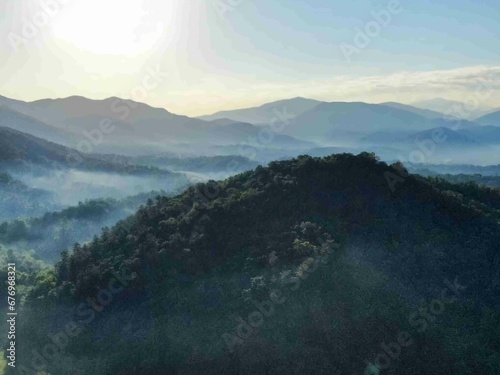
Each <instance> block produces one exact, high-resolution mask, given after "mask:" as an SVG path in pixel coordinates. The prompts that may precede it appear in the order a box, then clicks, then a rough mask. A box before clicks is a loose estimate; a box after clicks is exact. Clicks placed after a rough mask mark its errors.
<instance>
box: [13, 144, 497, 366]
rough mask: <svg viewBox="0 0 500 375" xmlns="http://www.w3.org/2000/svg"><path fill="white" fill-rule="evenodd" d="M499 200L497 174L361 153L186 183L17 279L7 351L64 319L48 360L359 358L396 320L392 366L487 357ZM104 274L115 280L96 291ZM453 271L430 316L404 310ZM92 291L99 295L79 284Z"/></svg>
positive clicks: (35, 343)
mask: <svg viewBox="0 0 500 375" xmlns="http://www.w3.org/2000/svg"><path fill="white" fill-rule="evenodd" d="M499 209H500V193H499V192H498V191H494V190H489V189H482V188H479V187H477V186H475V185H470V186H463V185H454V184H451V183H448V182H442V181H440V180H427V179H424V178H422V177H418V176H412V175H409V176H407V175H406V173H405V171H404V169H402V167H401V166H400V165H394V166H387V165H386V164H385V163H382V162H379V161H378V160H377V159H376V157H375V156H374V155H372V154H367V153H363V154H360V155H358V156H353V155H349V154H341V155H332V156H329V157H325V158H321V159H320V158H311V157H308V156H301V157H299V158H297V159H294V160H291V161H281V162H273V163H271V164H270V165H269V167H267V168H263V167H257V169H256V170H254V171H251V172H246V173H243V174H241V175H238V176H235V177H232V178H229V179H228V180H225V181H222V182H218V183H217V182H210V183H207V184H199V185H197V186H196V187H192V188H189V189H188V190H186V191H185V192H184V193H183V194H181V195H178V196H176V197H172V198H167V197H158V198H157V199H156V200H155V201H149V202H148V204H147V205H146V206H145V207H143V208H141V209H139V211H138V212H137V213H136V214H135V215H133V216H131V217H129V218H128V219H126V220H124V221H122V222H120V223H118V224H117V225H116V226H115V227H114V228H112V229H110V230H109V229H106V230H105V231H104V232H103V233H102V235H101V236H100V237H99V238H96V239H95V240H94V241H92V242H91V243H89V244H86V245H83V246H80V245H76V246H75V248H74V252H73V254H63V257H62V258H61V261H60V262H59V263H58V265H57V266H56V269H55V271H54V272H52V273H50V274H44V275H45V276H43V277H40V278H39V282H38V284H37V285H36V286H35V287H34V288H33V289H32V290H31V292H30V295H29V306H30V311H32V314H33V315H31V313H29V312H28V311H25V312H24V314H25V318H24V319H25V320H24V321H23V323H22V325H21V326H20V327H19V328H18V329H19V330H20V334H24V335H27V334H28V332H29V334H30V338H31V339H30V341H29V343H28V342H25V344H24V346H23V348H20V351H19V358H20V359H21V360H22V361H25V363H28V362H29V359H28V356H29V354H28V353H29V351H30V349H31V348H35V347H36V348H42V347H43V346H44V345H46V340H47V338H46V335H47V329H48V327H50V331H51V332H53V333H56V332H58V331H60V330H64V326H65V324H67V323H68V322H70V321H72V320H73V319H75V320H76V321H77V322H78V324H79V325H80V327H81V329H82V331H81V333H78V334H77V335H76V337H73V338H72V341H71V344H70V345H69V346H67V347H66V349H65V352H64V354H62V355H60V356H59V357H58V361H47V363H46V366H45V367H44V368H47V369H48V371H49V372H50V373H53V374H56V375H57V374H62V373H64V371H65V369H66V368H69V367H68V366H70V365H72V366H74V365H75V363H78V366H79V368H80V369H82V370H83V371H84V373H87V372H92V373H94V374H108V373H113V374H143V373H144V374H145V373H148V374H152V373H154V374H161V373H179V374H221V373H224V372H228V373H242V374H250V373H252V374H255V373H272V374H290V373H291V372H290V369H294V370H293V371H295V372H294V373H297V374H302V373H342V374H344V373H348V374H352V373H367V371H368V370H369V369H372V370H373V371H375V370H374V367H376V366H375V365H373V361H374V358H376V356H377V353H379V352H380V350H381V349H380V345H381V343H382V344H383V343H384V342H385V343H388V342H390V341H392V340H394V339H395V337H396V336H397V335H398V334H399V333H400V332H402V331H406V330H408V331H410V332H411V342H412V343H415V344H414V345H411V344H409V345H408V347H404V349H403V350H404V354H403V353H401V356H400V357H398V360H397V361H390V362H391V363H390V366H391V371H393V372H395V373H401V372H402V371H404V373H418V374H445V373H450V374H451V373H453V374H466V373H487V371H489V370H490V369H492V368H498V366H499V365H500V362H499V359H498V357H496V356H495V353H496V352H497V348H498V345H499V344H500V342H499V340H498V337H497V336H495V335H493V334H492V332H494V331H495V330H497V329H498V328H499V326H498V324H499V323H498V322H499V321H500V320H499V319H498V318H499V315H498V312H493V311H492V310H490V309H489V308H490V307H492V306H496V305H498V302H499V301H498V295H497V292H496V288H497V286H498V283H499V282H500V273H499V265H500V256H499V253H498V246H499V243H500V241H499V240H500V227H499V220H500V210H499ZM320 264H323V265H320ZM117 274H121V275H122V276H119V277H118V276H117ZM113 275H115V276H113ZM113 277H115V278H116V277H118V278H119V279H120V280H121V283H122V284H123V285H125V286H126V288H125V289H124V288H123V287H122V288H121V289H119V291H117V292H116V293H117V294H116V295H115V296H114V298H113V297H111V299H112V300H113V301H109V300H108V301H105V300H103V299H102V298H104V297H103V296H104V295H102V294H101V292H102V291H103V290H107V289H106V288H108V287H110V286H109V285H111V284H110V283H109V281H110V279H112V278H113ZM449 280H451V281H452V282H453V280H454V282H455V286H453V285H452V288H454V289H452V291H453V290H454V294H453V295H454V296H455V297H454V298H452V299H446V300H445V301H446V308H444V307H443V309H445V311H444V312H443V310H441V311H440V312H439V314H442V315H443V317H442V320H441V321H440V322H441V323H440V324H439V325H432V324H431V322H433V321H434V320H435V319H436V317H435V316H433V315H431V316H430V317H428V318H425V316H426V315H424V318H421V319H420V318H419V319H416V318H411V317H412V316H413V315H414V314H415V311H416V309H417V308H418V307H419V306H422V304H424V306H429V304H430V303H431V302H430V301H432V300H433V299H435V298H438V297H439V296H441V297H442V295H443V293H442V292H441V290H442V288H443V286H445V285H448V284H447V282H448V283H449V282H450V281H449ZM457 280H458V281H457ZM457 283H458V284H457ZM450 285H451V284H450ZM457 285H458V286H457ZM461 285H465V286H466V288H463V287H461ZM113 290H115V289H113ZM108 292H109V291H108ZM283 293H284V294H283ZM440 293H441V294H440ZM450 293H451V292H450ZM109 295H112V294H111V293H110V292H109ZM95 296H97V298H98V299H99V301H101V302H100V303H102V305H103V306H99V305H96V306H95V308H94V309H96V311H95V312H94V310H92V308H91V307H90V305H86V303H83V304H82V303H81V301H85V300H86V299H87V298H88V297H90V298H95ZM282 296H283V298H281V297H282ZM436 296H438V297H436ZM106 298H107V299H108V298H109V296H108V297H106ZM267 298H271V301H277V302H273V303H274V305H273V303H271V302H265V301H267ZM442 298H443V297H442ZM87 301H92V300H88V299H87ZM94 301H95V299H94ZM252 301H253V302H252ZM279 301H281V302H279ZM285 301H286V302H285ZM111 302H112V303H111ZM264 302H265V306H267V307H265V308H263V307H262V304H263V303H264ZM94 303H97V302H94ZM269 303H271V305H272V306H273V307H272V312H270V311H271V310H270V309H271V308H270V307H269V306H270V305H269ZM282 304H283V305H282ZM75 306H78V307H77V309H76V310H75ZM256 306H257V307H256ZM259 306H261V307H259ZM443 306H444V304H443ZM103 309H105V310H104V311H103ZM256 309H260V310H261V311H263V312H262V314H264V316H263V315H262V314H260V313H258V311H259V310H256ZM262 309H264V310H262ZM253 311H257V312H256V313H255V314H253V315H252V312H253ZM432 311H435V310H432ZM256 314H257V315H256ZM417 314H418V313H417ZM436 314H438V313H436ZM97 315H98V318H97V319H95V318H96V316H97ZM259 315H260V316H261V318H260V319H261V320H262V321H261V323H258V322H257V321H255V319H254V318H255V317H257V316H259ZM252 316H254V318H252ZM408 316H410V320H409V322H410V327H409V326H408ZM427 316H428V315H427ZM241 317H243V318H241ZM247 317H248V318H247ZM417 317H418V316H417ZM252 319H254V320H252ZM432 319H434V320H432ZM247 322H250V323H251V324H252V325H254V328H252V327H250V326H249V325H248V323H247ZM254 323H255V324H254ZM261 325H262V327H261V328H258V327H260V326H261ZM242 327H246V328H242ZM428 327H432V328H429V329H427V328H428ZM235 330H236V331H235ZM245 332H246V333H245ZM465 333H467V340H464V339H463V337H464V335H465ZM25 337H26V336H25ZM90 343H91V344H92V345H89V344H90ZM400 349H401V347H400ZM398 356H399V354H398ZM86 358H92V361H90V360H87V359H86ZM422 363H425V366H422ZM372 370H370V371H368V372H369V373H371V374H375V373H378V372H371V371H372ZM377 371H378V370H377Z"/></svg>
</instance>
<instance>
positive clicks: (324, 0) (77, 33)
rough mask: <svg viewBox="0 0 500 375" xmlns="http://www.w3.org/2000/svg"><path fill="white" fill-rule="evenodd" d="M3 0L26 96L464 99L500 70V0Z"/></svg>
mask: <svg viewBox="0 0 500 375" xmlns="http://www.w3.org/2000/svg"><path fill="white" fill-rule="evenodd" d="M0 1H1V5H0V17H1V18H0V48H1V56H0V64H1V70H0V88H1V89H0V95H4V96H9V97H13V98H17V99H22V100H35V99H40V98H46V97H52V98H56V97H66V96H71V95H82V96H86V97H90V98H96V99H99V98H105V97H109V96H120V97H125V98H130V97H132V99H136V100H140V101H144V102H147V103H148V104H151V105H154V106H159V107H165V108H167V109H168V110H170V111H172V112H175V113H181V114H186V115H201V114H206V113H211V112H215V111H218V110H221V109H232V108H237V107H245V106H250V105H256V104H261V103H264V102H266V101H271V100H275V99H283V98H289V97H294V96H306V97H311V98H315V99H321V100H328V101H367V102H382V101H387V100H394V101H400V102H407V103H410V102H413V101H418V100H421V99H428V98H433V97H437V96H439V97H445V98H448V99H455V100H464V99H465V98H466V97H467V96H468V95H470V94H471V92H473V90H474V89H475V88H476V87H477V86H478V85H479V84H480V83H478V82H479V81H480V80H481V79H485V78H487V77H490V73H492V72H493V73H500V60H499V57H500V49H499V48H498V45H499V36H500V22H499V20H500V7H499V6H498V0H487V1H466V0H444V1H429V0H418V1H417V0H413V1H405V0H400V2H399V5H398V0H391V1H385V0H384V1H380V0H351V1H346V0H343V1H336V0H287V1H276V0H0ZM44 9H45V10H44ZM374 12H383V13H384V17H382V18H380V17H379V20H378V21H375V18H374V16H373V13H374ZM388 14H390V20H389V19H388V18H387V15H388ZM367 28H368V29H367ZM357 30H365V31H367V32H368V33H369V34H371V36H370V35H368V36H366V37H359V36H358V39H360V40H357V41H356V42H357V43H356V42H355V36H356V35H357V33H358V31H357ZM366 44H367V45H366ZM348 45H349V46H350V47H348ZM341 46H343V48H344V51H345V50H346V48H356V50H354V49H351V52H352V53H351V54H350V56H349V57H350V58H346V56H347V54H346V53H345V52H343V50H342V48H341ZM353 51H355V52H353ZM154 71H156V74H153V73H154ZM153 76H154V77H153ZM496 85H497V86H496V87H497V88H498V87H500V84H499V83H497V84H496ZM498 92H499V91H497V92H496V93H498ZM481 105H483V106H485V107H487V106H492V107H500V103H499V102H498V95H493V96H491V97H490V98H487V99H485V101H484V103H481Z"/></svg>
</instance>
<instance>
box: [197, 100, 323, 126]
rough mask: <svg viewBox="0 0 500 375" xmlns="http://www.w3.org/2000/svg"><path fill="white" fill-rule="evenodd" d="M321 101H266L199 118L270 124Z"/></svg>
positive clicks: (302, 111) (291, 116)
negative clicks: (257, 104) (256, 105)
mask: <svg viewBox="0 0 500 375" xmlns="http://www.w3.org/2000/svg"><path fill="white" fill-rule="evenodd" d="M320 103H322V102H320V101H318V100H313V99H306V98H293V99H286V100H279V101H276V102H271V103H266V104H263V105H261V106H259V107H252V108H243V109H235V110H231V111H221V112H217V113H214V114H212V115H206V116H200V117H199V118H200V119H202V120H207V121H212V120H219V119H224V118H227V119H231V120H233V121H235V122H249V123H252V124H263V125H269V124H270V123H272V122H273V121H274V122H276V121H284V120H285V119H291V118H294V117H297V116H299V115H301V114H302V113H304V112H307V111H309V110H311V109H313V108H314V107H316V106H317V105H318V104H320Z"/></svg>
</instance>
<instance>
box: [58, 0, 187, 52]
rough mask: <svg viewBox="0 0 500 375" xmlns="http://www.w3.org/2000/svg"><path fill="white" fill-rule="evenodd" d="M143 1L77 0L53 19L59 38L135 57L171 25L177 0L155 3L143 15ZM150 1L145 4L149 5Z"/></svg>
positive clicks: (93, 48)
mask: <svg viewBox="0 0 500 375" xmlns="http://www.w3.org/2000/svg"><path fill="white" fill-rule="evenodd" d="M144 2H145V0H127V1H123V0H104V1H103V0H78V1H75V2H74V3H69V4H71V5H68V6H67V8H66V9H64V11H63V12H61V15H60V17H57V19H55V20H54V24H53V32H54V36H55V37H56V38H58V39H61V40H64V41H66V42H69V43H71V44H73V45H74V46H75V47H77V48H80V49H83V50H87V51H89V52H94V53H98V54H129V55H135V54H140V53H143V52H145V51H147V50H149V49H151V48H152V47H153V46H154V45H155V44H156V43H157V42H158V41H159V40H160V38H161V37H162V36H163V35H164V33H165V32H166V31H167V29H170V28H171V27H174V25H173V23H174V20H175V17H176V14H175V12H176V11H178V9H176V8H177V4H179V3H178V2H177V1H165V2H156V5H155V6H154V7H155V9H154V11H151V10H150V11H149V12H146V11H145V10H144V7H143V6H142V5H143V3H144ZM150 3H151V2H149V3H148V6H149V7H151V5H150Z"/></svg>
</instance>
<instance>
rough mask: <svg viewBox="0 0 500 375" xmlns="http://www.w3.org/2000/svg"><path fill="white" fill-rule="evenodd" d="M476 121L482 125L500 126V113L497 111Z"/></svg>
mask: <svg viewBox="0 0 500 375" xmlns="http://www.w3.org/2000/svg"><path fill="white" fill-rule="evenodd" d="M475 121H476V122H477V123H479V124H482V125H494V126H500V111H495V112H493V113H489V114H487V115H484V116H481V117H479V118H477V119H476V120H475Z"/></svg>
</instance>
